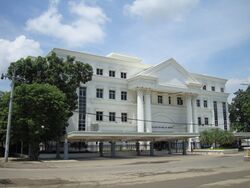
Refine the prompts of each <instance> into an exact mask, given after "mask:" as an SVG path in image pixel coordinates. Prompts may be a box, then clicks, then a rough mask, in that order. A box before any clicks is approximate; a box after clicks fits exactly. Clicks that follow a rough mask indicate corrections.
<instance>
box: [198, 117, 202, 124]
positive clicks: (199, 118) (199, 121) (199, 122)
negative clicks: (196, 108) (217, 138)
mask: <svg viewBox="0 0 250 188" xmlns="http://www.w3.org/2000/svg"><path fill="white" fill-rule="evenodd" d="M198 125H201V117H198Z"/></svg>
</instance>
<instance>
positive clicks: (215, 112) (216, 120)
mask: <svg viewBox="0 0 250 188" xmlns="http://www.w3.org/2000/svg"><path fill="white" fill-rule="evenodd" d="M214 123H215V126H216V127H218V109H217V101H214Z"/></svg>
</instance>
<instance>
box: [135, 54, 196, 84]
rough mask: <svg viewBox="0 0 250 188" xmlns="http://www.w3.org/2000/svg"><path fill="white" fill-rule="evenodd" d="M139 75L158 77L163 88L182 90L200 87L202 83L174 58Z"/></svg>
mask: <svg viewBox="0 0 250 188" xmlns="http://www.w3.org/2000/svg"><path fill="white" fill-rule="evenodd" d="M139 75H144V76H153V77H156V78H158V84H159V85H163V86H174V87H182V88H187V87H189V86H191V85H193V86H200V83H199V82H198V81H197V80H196V79H195V78H193V77H192V75H191V74H190V73H189V72H188V71H187V70H185V69H184V68H183V67H182V66H181V65H180V64H179V63H177V62H176V61H175V60H174V59H173V58H171V59H169V60H167V61H164V62H162V63H160V64H158V65H156V66H153V67H151V68H149V69H147V70H145V71H143V72H141V73H139Z"/></svg>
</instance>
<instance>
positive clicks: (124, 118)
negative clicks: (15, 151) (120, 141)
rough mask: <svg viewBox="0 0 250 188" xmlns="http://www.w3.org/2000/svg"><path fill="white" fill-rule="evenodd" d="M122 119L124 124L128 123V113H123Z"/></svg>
mask: <svg viewBox="0 0 250 188" xmlns="http://www.w3.org/2000/svg"><path fill="white" fill-rule="evenodd" d="M121 119H122V122H127V121H128V114H127V113H121Z"/></svg>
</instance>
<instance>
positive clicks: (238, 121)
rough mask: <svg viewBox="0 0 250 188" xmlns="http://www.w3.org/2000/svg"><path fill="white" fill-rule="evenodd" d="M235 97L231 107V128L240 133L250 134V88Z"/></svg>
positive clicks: (237, 93)
mask: <svg viewBox="0 0 250 188" xmlns="http://www.w3.org/2000/svg"><path fill="white" fill-rule="evenodd" d="M235 95H236V96H235V97H234V98H233V100H232V103H231V105H230V106H229V112H230V115H229V118H230V121H231V127H232V128H233V130H236V131H239V132H250V86H248V88H247V89H246V90H245V91H243V90H238V91H237V92H236V93H235Z"/></svg>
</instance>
